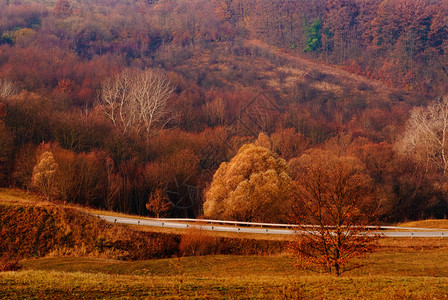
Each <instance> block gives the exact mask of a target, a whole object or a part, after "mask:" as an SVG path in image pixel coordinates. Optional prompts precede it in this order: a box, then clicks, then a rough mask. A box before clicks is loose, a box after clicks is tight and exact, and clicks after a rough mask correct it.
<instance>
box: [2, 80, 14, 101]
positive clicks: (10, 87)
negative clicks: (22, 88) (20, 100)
mask: <svg viewBox="0 0 448 300" xmlns="http://www.w3.org/2000/svg"><path fill="white" fill-rule="evenodd" d="M17 92H18V90H17V87H16V86H15V85H14V84H13V83H12V82H11V81H9V80H6V79H0V97H4V98H9V97H11V96H12V95H15V94H17Z"/></svg>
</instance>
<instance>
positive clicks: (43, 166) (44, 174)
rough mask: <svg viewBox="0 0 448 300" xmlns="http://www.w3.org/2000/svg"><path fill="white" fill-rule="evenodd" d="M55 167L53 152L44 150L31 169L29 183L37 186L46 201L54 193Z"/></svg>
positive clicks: (56, 167)
mask: <svg viewBox="0 0 448 300" xmlns="http://www.w3.org/2000/svg"><path fill="white" fill-rule="evenodd" d="M57 169H58V164H57V163H56V161H55V159H54V157H53V154H52V153H51V152H50V151H46V152H44V153H43V154H42V155H41V156H40V158H39V162H38V163H37V165H36V166H35V167H34V170H33V176H32V178H31V184H32V185H33V186H35V187H37V188H38V189H39V190H40V191H41V193H42V194H44V195H45V196H46V197H47V199H48V201H51V196H52V195H53V194H54V189H55V181H56V180H55V179H56V171H57Z"/></svg>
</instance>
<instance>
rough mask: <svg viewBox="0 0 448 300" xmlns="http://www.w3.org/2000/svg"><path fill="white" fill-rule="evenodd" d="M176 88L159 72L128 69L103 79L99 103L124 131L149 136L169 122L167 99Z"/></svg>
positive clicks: (113, 121)
mask: <svg viewBox="0 0 448 300" xmlns="http://www.w3.org/2000/svg"><path fill="white" fill-rule="evenodd" d="M173 90H174V89H173V87H172V86H171V84H170V83H169V82H168V80H167V78H166V76H165V75H164V74H163V73H162V72H160V71H155V70H151V69H147V70H144V71H141V70H125V71H123V72H121V73H120V74H117V75H115V76H113V77H111V78H108V79H106V80H105V81H103V83H102V85H101V93H100V96H99V103H100V106H101V108H102V109H103V111H104V112H105V113H106V116H107V117H108V118H109V119H110V120H111V121H112V123H113V124H114V125H115V126H117V127H119V128H120V129H121V130H122V132H123V134H126V133H130V132H135V133H137V134H144V135H146V136H147V137H148V136H150V135H151V133H153V130H154V129H155V128H158V129H161V128H163V127H165V126H166V124H167V123H168V122H169V121H170V119H171V118H170V110H169V108H168V105H167V102H168V98H169V97H170V95H171V93H172V92H173Z"/></svg>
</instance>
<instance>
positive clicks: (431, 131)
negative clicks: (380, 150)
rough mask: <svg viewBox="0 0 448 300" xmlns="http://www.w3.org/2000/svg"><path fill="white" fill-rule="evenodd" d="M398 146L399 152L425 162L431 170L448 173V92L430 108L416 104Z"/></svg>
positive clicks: (427, 168)
mask: <svg viewBox="0 0 448 300" xmlns="http://www.w3.org/2000/svg"><path fill="white" fill-rule="evenodd" d="M397 147H398V150H399V152H401V153H403V154H407V155H409V156H410V157H411V158H413V159H414V160H416V161H418V162H421V163H423V164H424V166H425V167H426V170H427V171H428V170H431V169H432V170H436V171H437V172H441V173H442V174H443V175H446V173H447V171H448V96H445V97H443V98H442V99H439V100H437V101H436V102H435V103H434V104H433V105H430V106H428V107H426V108H423V107H416V108H414V109H413V110H412V112H411V117H410V118H409V120H408V122H407V124H406V129H405V131H404V134H403V136H402V138H401V139H400V141H399V142H398V143H397Z"/></svg>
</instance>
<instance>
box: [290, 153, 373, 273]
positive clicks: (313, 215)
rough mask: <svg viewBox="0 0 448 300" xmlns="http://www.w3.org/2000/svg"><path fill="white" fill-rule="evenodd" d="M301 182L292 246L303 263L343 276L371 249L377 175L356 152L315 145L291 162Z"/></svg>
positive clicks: (298, 264)
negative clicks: (344, 153)
mask: <svg viewBox="0 0 448 300" xmlns="http://www.w3.org/2000/svg"><path fill="white" fill-rule="evenodd" d="M290 168H291V170H292V171H293V174H294V179H295V183H296V187H297V188H296V196H297V199H296V202H295V204H294V206H293V218H294V219H293V221H294V222H295V223H296V224H299V230H298V231H297V239H296V241H294V242H293V243H292V250H293V252H294V253H295V254H296V257H297V266H298V267H301V268H306V269H311V270H316V271H324V272H330V273H331V272H334V273H336V275H338V276H339V275H340V274H341V273H342V272H344V271H348V270H350V269H352V268H353V267H357V266H359V265H358V264H356V263H353V259H354V258H357V257H360V256H363V255H365V254H366V253H369V252H372V251H373V249H374V245H375V244H374V243H373V242H374V241H375V239H376V236H375V235H371V234H369V233H368V230H367V229H368V228H367V227H366V225H367V224H368V222H369V221H372V220H373V216H374V212H375V211H376V201H375V197H374V196H373V185H372V179H371V178H370V177H369V176H368V175H367V173H366V171H365V168H364V166H363V165H362V164H361V162H360V161H359V160H358V159H357V158H354V157H348V156H337V155H335V154H332V153H331V152H329V151H324V150H317V149H312V150H310V151H307V152H306V153H305V154H303V155H302V156H300V157H299V158H296V159H293V160H291V161H290Z"/></svg>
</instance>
